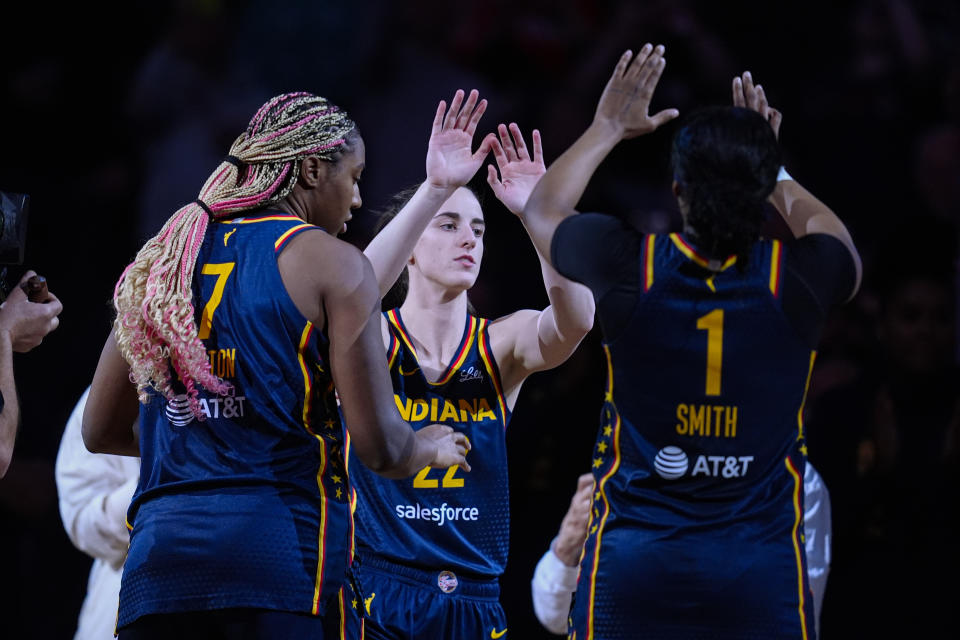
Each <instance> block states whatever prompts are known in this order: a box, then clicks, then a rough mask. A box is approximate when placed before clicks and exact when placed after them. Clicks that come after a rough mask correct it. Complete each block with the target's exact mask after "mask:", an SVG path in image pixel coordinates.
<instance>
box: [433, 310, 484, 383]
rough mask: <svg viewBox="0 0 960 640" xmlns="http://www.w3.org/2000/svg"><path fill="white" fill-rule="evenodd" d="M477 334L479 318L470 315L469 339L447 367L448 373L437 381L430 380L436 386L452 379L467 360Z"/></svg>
mask: <svg viewBox="0 0 960 640" xmlns="http://www.w3.org/2000/svg"><path fill="white" fill-rule="evenodd" d="M476 334H477V319H476V317H474V316H470V329H469V330H468V331H467V339H466V340H464V341H463V344H462V345H461V346H460V353H458V354H457V356H456V357H455V358H454V359H453V361H452V362H451V363H450V366H449V367H448V368H447V373H446V375H445V376H443V377H442V378H441V379H439V380H437V381H436V382H430V381H429V380H427V382H430V384H432V385H434V386H439V385H441V384H446V383H448V382H449V381H450V378H452V377H453V374H455V373H456V372H457V369H459V368H460V366H461V365H462V364H463V363H464V361H466V359H467V355H468V354H469V353H470V347H472V346H473V341H474V338H475V337H476Z"/></svg>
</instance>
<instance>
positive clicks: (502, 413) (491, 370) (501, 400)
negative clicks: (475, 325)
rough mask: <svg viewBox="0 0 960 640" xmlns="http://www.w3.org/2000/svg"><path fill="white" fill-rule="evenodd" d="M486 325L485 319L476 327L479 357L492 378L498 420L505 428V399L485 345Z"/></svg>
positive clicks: (491, 357)
mask: <svg viewBox="0 0 960 640" xmlns="http://www.w3.org/2000/svg"><path fill="white" fill-rule="evenodd" d="M486 327H487V321H486V320H485V319H484V320H481V321H480V328H479V329H477V340H478V345H479V347H480V348H479V349H478V351H480V358H481V359H482V360H483V364H484V366H485V367H486V368H487V375H489V376H490V379H491V380H493V388H494V389H495V390H496V392H497V402H498V403H499V404H500V421H501V422H503V428H504V429H506V428H507V399H506V398H504V397H503V387H502V386H501V384H500V377H499V376H498V375H497V374H496V372H495V370H494V368H493V352H492V351H490V349H489V347H488V346H487V340H486V338H484V335H485V334H484V333H483V331H484V329H486Z"/></svg>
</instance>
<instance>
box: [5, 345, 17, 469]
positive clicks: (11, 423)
mask: <svg viewBox="0 0 960 640" xmlns="http://www.w3.org/2000/svg"><path fill="white" fill-rule="evenodd" d="M0 393H3V409H2V410H0V478H2V477H3V476H4V475H6V473H7V469H8V468H9V466H10V460H11V459H12V458H13V445H14V443H15V442H16V439H17V425H18V423H19V422H20V404H19V403H18V402H17V387H16V384H15V383H14V378H13V345H12V344H11V342H10V334H9V333H8V332H2V333H0Z"/></svg>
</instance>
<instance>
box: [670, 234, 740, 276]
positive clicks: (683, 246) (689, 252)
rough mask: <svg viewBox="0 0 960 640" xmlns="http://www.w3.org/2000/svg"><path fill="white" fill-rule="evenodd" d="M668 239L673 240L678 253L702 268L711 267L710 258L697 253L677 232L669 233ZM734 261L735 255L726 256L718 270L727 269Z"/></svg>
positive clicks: (735, 259)
mask: <svg viewBox="0 0 960 640" xmlns="http://www.w3.org/2000/svg"><path fill="white" fill-rule="evenodd" d="M670 239H671V240H673V244H675V245H676V246H677V249H679V250H680V253H682V254H683V255H685V256H687V258H689V259H690V260H692V261H693V262H695V263H697V264H698V265H700V266H701V267H703V268H704V269H710V268H711V267H710V262H711V260H709V259H707V258H704V257H703V256H701V255H700V254H699V253H697V251H696V249H694V248H693V247H691V246H690V245H689V244H687V242H686V240H684V239H683V238H681V237H680V234H679V233H671V234H670ZM713 262H715V261H713ZM736 262H737V256H729V257H727V259H726V260H725V261H724V262H723V264H722V265H720V271H723V270H725V269H729V268H730V267H732V266H733V265H734V264H736Z"/></svg>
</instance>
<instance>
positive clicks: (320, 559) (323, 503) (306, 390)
mask: <svg viewBox="0 0 960 640" xmlns="http://www.w3.org/2000/svg"><path fill="white" fill-rule="evenodd" d="M312 335H313V323H312V322H309V321H308V322H307V324H306V326H304V328H303V333H301V334H300V346H299V348H298V349H297V360H298V362H299V364H300V372H301V373H302V374H303V416H302V418H303V427H304V428H305V429H306V430H307V432H308V433H310V434H311V435H312V436H314V437H315V438H316V439H317V440H318V441H319V442H320V467H319V468H318V469H317V487H318V488H319V489H320V531H319V534H318V537H319V539H318V541H317V546H318V548H317V573H316V579H315V581H314V585H313V605H312V607H311V609H310V610H311V613H313V615H319V613H320V593H321V591H323V567H324V564H326V563H325V562H324V559H325V556H326V551H327V492H326V490H325V489H324V488H323V474H324V472H326V470H327V447H326V443H324V441H323V438H321V437H320V436H318V435H317V434H316V433H314V432H313V429H311V428H310V407H311V399H312V397H313V378H312V377H311V375H310V369H309V368H308V367H307V360H306V357H305V354H306V351H307V347H308V346H309V345H310V337H311V336H312Z"/></svg>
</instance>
